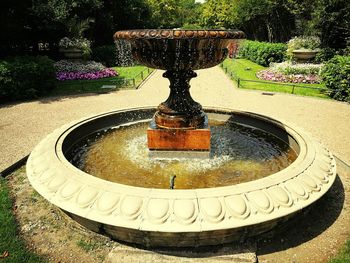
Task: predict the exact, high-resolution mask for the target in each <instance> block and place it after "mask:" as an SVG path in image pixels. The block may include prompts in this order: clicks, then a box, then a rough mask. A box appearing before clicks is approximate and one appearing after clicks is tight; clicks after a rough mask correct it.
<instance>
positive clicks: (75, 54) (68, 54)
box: [59, 47, 83, 59]
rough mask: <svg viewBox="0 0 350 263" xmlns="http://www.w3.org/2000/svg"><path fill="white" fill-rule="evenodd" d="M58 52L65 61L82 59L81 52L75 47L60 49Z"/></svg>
mask: <svg viewBox="0 0 350 263" xmlns="http://www.w3.org/2000/svg"><path fill="white" fill-rule="evenodd" d="M59 51H60V52H61V53H62V54H63V56H64V57H65V58H67V59H82V58H83V50H82V49H80V48H77V47H68V48H60V49H59Z"/></svg>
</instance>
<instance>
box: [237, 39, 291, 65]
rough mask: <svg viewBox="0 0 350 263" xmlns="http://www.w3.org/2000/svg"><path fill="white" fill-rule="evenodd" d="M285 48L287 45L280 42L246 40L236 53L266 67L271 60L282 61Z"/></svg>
mask: <svg viewBox="0 0 350 263" xmlns="http://www.w3.org/2000/svg"><path fill="white" fill-rule="evenodd" d="M286 49H287V46H286V45H285V44H281V43H266V42H258V41H250V40H246V41H244V42H243V43H242V44H241V46H240V47H239V51H238V52H239V53H238V55H239V56H240V57H242V58H246V59H249V60H251V61H254V62H255V63H257V64H259V65H261V66H265V67H267V66H269V65H270V63H271V62H282V61H283V60H284V57H285V52H286Z"/></svg>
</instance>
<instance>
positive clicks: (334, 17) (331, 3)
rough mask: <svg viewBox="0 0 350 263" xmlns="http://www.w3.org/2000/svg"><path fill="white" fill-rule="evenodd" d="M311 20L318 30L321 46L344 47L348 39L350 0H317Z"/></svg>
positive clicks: (349, 38)
mask: <svg viewBox="0 0 350 263" xmlns="http://www.w3.org/2000/svg"><path fill="white" fill-rule="evenodd" d="M313 6H314V9H313V12H312V18H311V22H312V25H313V30H314V31H315V32H318V33H319V35H320V38H321V44H322V47H329V48H335V49H344V48H346V46H347V45H349V40H350V2H349V1H348V0H317V1H316V5H313Z"/></svg>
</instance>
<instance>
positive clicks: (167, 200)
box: [26, 107, 336, 246]
mask: <svg viewBox="0 0 350 263" xmlns="http://www.w3.org/2000/svg"><path fill="white" fill-rule="evenodd" d="M153 109H154V110H155V108H153V107H152V108H150V107H146V108H136V109H125V110H118V111H113V112H107V113H102V114H99V115H94V116H91V117H89V118H83V119H81V120H78V121H74V122H72V123H69V124H67V125H64V126H62V127H60V128H58V129H57V130H55V131H54V132H52V133H51V134H49V135H48V136H47V137H46V138H45V139H43V140H42V141H41V142H40V143H39V144H38V145H37V146H36V147H35V148H34V150H33V151H32V153H31V154H30V156H29V159H28V162H27V166H26V169H27V176H28V178H29V181H30V183H31V184H32V186H33V187H34V188H35V190H36V191H38V192H39V193H40V194H41V195H42V196H43V197H44V198H46V199H47V200H48V201H49V202H51V203H53V204H55V205H56V206H58V207H60V208H61V209H63V210H64V211H67V212H68V213H69V214H71V215H74V216H76V217H80V218H83V219H87V220H88V221H89V222H97V224H99V226H100V225H105V226H108V229H111V228H115V229H117V230H118V229H123V231H126V232H128V235H126V236H127V237H125V241H130V242H135V243H140V244H144V242H146V241H147V242H151V241H150V240H149V239H147V240H146V241H144V240H139V239H137V238H136V237H138V236H139V235H141V234H140V232H142V234H143V235H144V233H145V232H147V233H152V234H151V235H159V236H161V235H162V233H163V234H164V238H165V240H169V234H177V233H178V234H179V235H180V234H181V235H182V236H181V235H180V237H181V238H184V236H183V234H184V233H190V234H189V235H190V236H189V237H188V239H186V240H187V241H188V243H186V246H187V245H194V246H197V245H200V243H198V240H196V239H193V237H192V236H191V235H193V233H195V234H196V235H198V237H199V239H200V240H202V242H204V243H203V244H210V242H211V241H210V240H214V241H215V242H221V241H222V242H228V241H230V240H232V238H231V237H230V236H228V239H227V240H228V241H224V240H226V239H223V238H222V237H221V236H220V238H218V240H215V238H214V237H213V236H212V234H213V233H214V234H215V231H221V232H220V233H221V234H222V231H225V230H229V231H233V230H234V229H240V228H242V227H250V228H254V226H257V228H259V227H260V229H261V226H262V225H264V224H267V225H274V224H273V223H271V222H275V221H276V220H278V219H282V220H283V218H285V217H289V216H290V215H292V214H295V213H297V212H298V211H300V210H301V209H303V208H305V207H307V206H309V205H311V204H312V203H314V202H315V201H316V200H318V199H319V198H321V197H322V196H323V195H324V194H325V193H326V192H327V191H328V190H329V188H330V187H331V186H332V184H333V182H334V180H335V178H336V165H335V160H334V158H333V155H332V154H331V153H330V152H329V151H328V150H327V149H326V148H324V147H323V146H322V145H320V144H319V143H318V142H316V141H315V140H313V139H312V138H311V137H309V136H308V134H307V133H305V132H303V131H302V130H301V129H299V128H298V129H295V128H294V127H293V126H292V125H290V124H288V123H287V122H284V121H283V122H281V121H276V120H274V119H272V118H269V117H267V116H263V115H259V114H256V113H251V112H240V111H235V110H231V109H221V108H209V109H208V108H206V110H207V111H208V112H209V114H210V112H214V113H215V112H218V113H223V114H226V113H231V114H232V113H235V114H241V115H243V116H248V117H251V118H257V119H259V120H262V121H265V122H267V123H271V125H275V126H276V125H277V126H279V127H281V128H283V129H285V131H287V133H288V134H289V135H290V136H291V137H292V138H293V139H294V140H295V141H296V142H297V143H298V145H299V148H300V151H299V155H298V158H297V159H296V160H295V161H294V162H293V163H292V164H291V165H290V166H288V167H287V168H285V169H283V170H281V171H279V172H278V173H275V174H272V175H270V176H267V177H265V178H262V179H259V180H256V181H251V182H247V183H242V184H238V185H232V186H225V187H217V188H206V189H187V190H166V189H150V188H141V187H133V186H128V185H122V184H118V183H113V182H108V181H105V180H102V179H99V178H97V177H94V176H91V175H89V174H87V173H85V172H83V171H81V170H79V169H77V168H76V167H74V166H73V165H71V164H70V163H69V162H68V160H67V159H66V158H65V156H64V154H63V152H62V143H63V141H64V139H65V137H66V136H67V134H69V133H71V132H72V131H74V130H75V129H76V128H77V127H79V126H80V125H83V124H84V123H88V122H91V121H92V120H96V119H99V118H102V117H103V116H107V115H111V114H128V113H129V112H137V111H142V110H153ZM258 225H259V227H258ZM117 230H116V231H117ZM118 231H119V230H118ZM123 231H122V232H123ZM208 233H211V234H208ZM229 233H230V232H227V235H229ZM112 235H113V234H112ZM133 235H134V236H135V237H133ZM222 235H226V232H224V234H222ZM141 236H142V235H141ZM159 236H157V238H156V239H155V240H159V242H163V241H162V239H161V238H160V239H159ZM214 236H215V235H214ZM231 236H232V234H231ZM117 237H119V238H120V239H124V238H123V237H122V236H119V235H117ZM166 238H167V239H166ZM208 240H209V241H208ZM167 242H170V243H167ZM173 243H174V242H173V241H164V243H161V244H162V245H165V246H171V244H173ZM148 244H149V243H148ZM175 246H176V245H175ZM179 246H181V245H179Z"/></svg>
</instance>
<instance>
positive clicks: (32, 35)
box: [0, 0, 350, 56]
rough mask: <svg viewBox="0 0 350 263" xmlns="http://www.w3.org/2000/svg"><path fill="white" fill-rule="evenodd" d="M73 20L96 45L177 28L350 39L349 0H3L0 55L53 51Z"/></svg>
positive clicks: (264, 37) (343, 42) (271, 37)
mask: <svg viewBox="0 0 350 263" xmlns="http://www.w3.org/2000/svg"><path fill="white" fill-rule="evenodd" d="M72 19H76V20H77V21H79V20H81V21H84V20H87V19H89V20H90V21H94V22H93V23H89V29H88V30H86V31H84V35H85V36H86V37H88V38H89V39H90V40H92V42H93V45H95V46H100V45H105V44H112V35H113V33H114V32H115V31H117V30H121V29H133V28H179V27H182V28H223V29H234V28H238V29H241V30H243V31H244V32H245V33H246V35H247V37H248V38H250V39H255V40H260V41H269V42H286V41H287V40H288V39H290V38H291V37H293V36H296V35H317V36H319V37H320V38H321V40H322V45H323V46H325V47H332V48H344V47H346V46H348V45H349V41H350V35H349V34H350V33H349V32H350V25H349V24H350V1H348V0H206V1H205V2H204V3H197V2H196V1H195V0H118V1H115V0H3V1H2V8H1V10H0V30H1V33H2V38H1V42H0V56H5V55H9V54H11V53H12V54H17V53H25V52H38V51H39V49H40V45H42V44H45V45H48V47H47V49H48V50H49V51H50V52H53V51H55V50H57V43H58V41H59V39H60V38H62V37H64V36H67V35H68V33H69V21H71V20H72ZM41 49H44V50H45V48H41ZM41 51H42V50H41Z"/></svg>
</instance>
